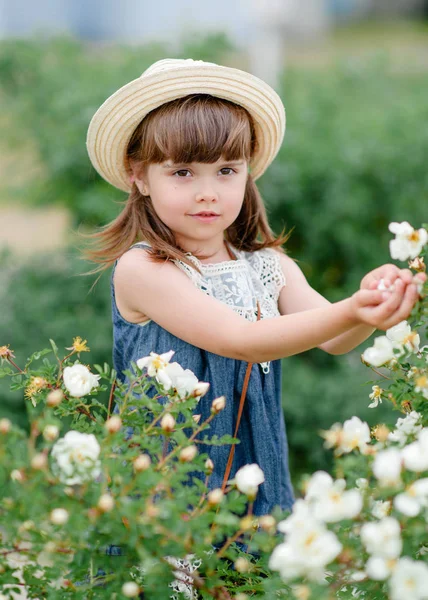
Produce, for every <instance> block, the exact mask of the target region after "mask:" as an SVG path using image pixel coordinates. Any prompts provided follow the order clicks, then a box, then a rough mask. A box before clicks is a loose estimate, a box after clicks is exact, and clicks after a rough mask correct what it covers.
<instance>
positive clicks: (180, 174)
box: [174, 169, 190, 177]
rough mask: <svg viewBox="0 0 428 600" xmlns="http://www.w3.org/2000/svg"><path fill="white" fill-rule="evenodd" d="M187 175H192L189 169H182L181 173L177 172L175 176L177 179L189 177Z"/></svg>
mask: <svg viewBox="0 0 428 600" xmlns="http://www.w3.org/2000/svg"><path fill="white" fill-rule="evenodd" d="M187 173H189V174H190V171H189V169H180V170H179V171H175V173H174V175H176V176H177V177H187Z"/></svg>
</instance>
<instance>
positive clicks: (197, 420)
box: [192, 415, 202, 425]
mask: <svg viewBox="0 0 428 600" xmlns="http://www.w3.org/2000/svg"><path fill="white" fill-rule="evenodd" d="M201 417H202V415H193V417H192V419H193V420H194V421H195V423H196V425H197V424H198V423H199V421H200V420H201Z"/></svg>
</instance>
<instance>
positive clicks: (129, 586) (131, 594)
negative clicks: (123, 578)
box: [122, 581, 140, 598]
mask: <svg viewBox="0 0 428 600" xmlns="http://www.w3.org/2000/svg"><path fill="white" fill-rule="evenodd" d="M139 593H140V588H139V587H138V585H137V584H136V583H135V582H134V581H127V582H126V583H124V584H123V585H122V594H123V595H124V596H126V597H127V598H135V596H138V594H139Z"/></svg>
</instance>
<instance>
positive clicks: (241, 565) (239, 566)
mask: <svg viewBox="0 0 428 600" xmlns="http://www.w3.org/2000/svg"><path fill="white" fill-rule="evenodd" d="M250 568H251V563H250V562H249V561H248V560H247V559H246V558H244V557H243V556H240V557H239V558H237V559H236V560H235V569H236V570H237V571H238V573H248V571H249V570H250Z"/></svg>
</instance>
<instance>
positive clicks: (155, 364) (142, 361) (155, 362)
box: [136, 350, 174, 377]
mask: <svg viewBox="0 0 428 600" xmlns="http://www.w3.org/2000/svg"><path fill="white" fill-rule="evenodd" d="M173 354H174V350H170V351H169V352H165V353H164V354H156V352H150V356H144V357H143V358H139V359H138V360H137V361H136V362H137V367H138V368H139V369H141V370H143V369H147V375H149V376H150V377H155V376H156V375H157V372H158V371H159V369H164V368H165V367H166V365H167V364H168V363H169V361H170V360H171V358H172V355H173Z"/></svg>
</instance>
